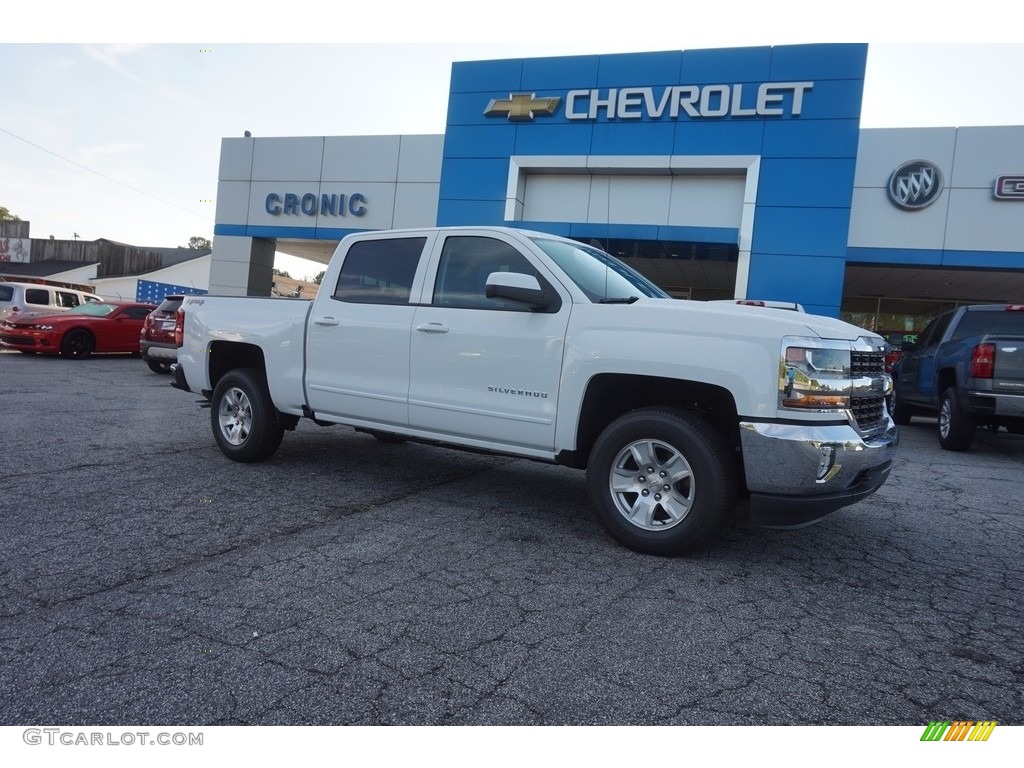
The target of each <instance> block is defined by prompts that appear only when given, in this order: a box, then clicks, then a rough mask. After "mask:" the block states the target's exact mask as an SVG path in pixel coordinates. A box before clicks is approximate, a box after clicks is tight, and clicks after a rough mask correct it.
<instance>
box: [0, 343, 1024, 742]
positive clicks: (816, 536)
mask: <svg viewBox="0 0 1024 768" xmlns="http://www.w3.org/2000/svg"><path fill="white" fill-rule="evenodd" d="M196 399H197V398H196V397H195V396H193V395H189V394H186V393H182V392H179V391H176V390H174V389H172V388H171V387H170V386H169V385H168V378H167V377H165V376H159V375H155V374H152V373H150V372H149V370H148V369H147V368H146V366H145V364H144V363H143V362H142V361H141V360H138V359H132V358H124V357H119V358H105V359H90V360H85V361H67V360H59V359H45V358H39V357H29V356H25V355H20V354H17V353H9V352H4V353H0V441H2V442H0V445H2V448H0V456H2V470H0V524H2V526H3V532H4V535H3V536H2V537H0V648H2V657H0V725H37V724H65V725H84V724H90V725H107V724H109V725H118V724H121V725H130V724H145V725H157V724H193V725H240V724H259V725H272V724H293V725H302V724H314V725H333V724H365V725H372V724H417V725H444V724H505V725H526V724H609V725H610V724H622V725H646V724H650V725H660V724H678V725H727V724H735V725H754V724H757V725H784V724H830V725H859V724H873V725H923V724H926V723H928V722H929V721H930V720H937V719H949V720H954V719H968V720H982V719H986V720H996V721H998V722H999V723H1000V724H1009V725H1022V724H1024V616H1022V611H1021V605H1022V602H1021V595H1022V594H1024V512H1022V507H1024V505H1022V504H1021V479H1022V478H1024V438H1022V437H1013V436H1010V435H1008V434H1006V433H1005V432H1004V433H1001V434H998V435H991V434H987V433H986V434H981V435H979V439H978V441H977V443H976V445H975V447H974V449H973V450H972V451H971V452H970V453H967V454H951V453H947V452H944V451H941V450H940V449H939V448H938V445H937V441H936V439H935V435H934V423H933V422H932V421H929V420H927V419H917V420H916V421H915V424H914V425H912V426H910V427H907V428H904V429H903V430H902V444H901V450H900V456H899V459H898V461H897V463H896V466H895V468H894V471H893V473H892V476H891V477H890V479H889V481H888V483H887V484H886V485H885V486H884V487H883V488H882V489H881V491H879V492H878V493H877V494H876V495H875V496H873V497H870V498H869V499H867V500H865V501H862V502H861V503H859V504H857V505H855V506H852V507H848V508H846V509H845V510H841V511H840V512H838V513H836V514H835V515H833V516H831V517H830V518H828V519H827V520H825V521H824V522H823V523H821V524H819V525H817V526H815V527H812V528H808V529H804V530H800V531H790V532H783V531H764V530H756V529H751V528H749V527H747V526H746V525H745V524H744V523H743V522H742V520H740V521H739V522H738V523H737V524H736V525H735V526H734V527H733V528H732V529H730V530H729V532H728V533H727V534H726V535H725V536H724V537H723V538H722V539H721V540H720V541H718V542H716V544H715V546H714V547H713V548H711V549H710V550H709V551H707V552H706V553H702V554H700V555H699V556H693V557H689V558H682V559H663V558H655V557H649V556H643V555H638V554H635V553H633V552H630V551H629V550H626V549H624V548H622V547H620V546H618V545H617V544H615V542H613V541H612V540H611V539H610V538H608V537H607V536H606V535H605V534H604V533H603V531H602V530H601V528H600V527H599V526H598V525H597V524H596V523H595V522H593V521H592V519H591V517H590V511H589V507H588V503H587V499H586V493H585V488H584V480H583V474H582V473H579V472H576V471H573V470H568V469H564V468H559V467H550V466H546V465H542V464H537V463H532V462H528V461H524V460H515V459H508V458H496V457H486V456H478V455H471V454H463V453H458V452H455V451H448V450H444V449H439V448H432V447H426V446H419V445H412V444H405V445H385V444H382V443H379V442H377V441H376V440H374V439H373V438H371V437H369V436H366V435H362V434H357V433H355V432H353V431H351V430H348V429H346V428H342V427H333V428H329V429H322V428H319V427H317V426H315V425H313V424H311V423H308V422H304V423H302V424H300V426H299V429H298V430H297V431H296V432H294V433H287V434H286V436H285V440H284V444H283V446H282V448H281V450H280V451H279V452H278V453H277V454H276V455H275V456H274V457H273V458H272V459H270V460H269V461H267V462H265V463H263V464H258V465H240V464H234V463H232V462H230V461H228V460H227V459H226V458H224V457H223V456H222V455H221V454H220V452H219V451H218V450H217V449H216V447H215V445H214V443H213V438H212V436H211V434H210V428H209V411H207V410H203V409H200V408H199V407H198V406H197V404H196Z"/></svg>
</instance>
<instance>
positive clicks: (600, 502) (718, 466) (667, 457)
mask: <svg viewBox="0 0 1024 768" xmlns="http://www.w3.org/2000/svg"><path fill="white" fill-rule="evenodd" d="M736 486H737V477H736V464H735V463H734V461H733V458H732V452H731V451H730V450H729V446H728V445H727V444H726V441H725V440H724V439H723V438H722V436H721V435H719V434H718V433H717V432H716V431H715V430H714V429H713V428H712V427H711V425H710V424H708V423H707V422H706V421H705V420H704V419H702V418H701V417H700V416H697V415H696V414H693V413H689V412H687V411H681V410H676V409H672V408H644V409H640V410H636V411H633V412H631V413H627V414H625V415H624V416H621V417H619V418H618V419H616V420H615V421H613V422H612V423H611V424H609V425H608V426H607V427H606V428H605V430H604V431H603V432H602V433H601V435H600V437H598V439H597V442H596V443H595V444H594V448H593V450H592V451H591V453H590V461H589V464H588V466H587V490H588V491H589V493H590V497H591V500H592V501H593V504H594V509H595V512H596V514H597V519H598V521H599V522H600V523H601V525H602V526H603V527H604V529H605V530H606V531H607V532H608V533H609V534H611V536H612V537H613V538H614V539H616V540H617V541H618V542H620V543H621V544H624V545H625V546H627V547H629V548H630V549H632V550H635V551H637V552H643V553H645V554H651V555H678V554H683V553H685V552H692V551H693V550H696V549H699V548H702V547H705V546H707V545H708V544H709V543H710V542H711V540H712V538H713V537H714V536H716V535H717V534H718V533H719V532H720V531H721V529H722V528H723V527H724V525H725V523H726V522H727V521H728V520H729V518H730V517H731V515H732V513H733V512H734V511H735V506H736Z"/></svg>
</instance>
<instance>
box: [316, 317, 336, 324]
mask: <svg viewBox="0 0 1024 768" xmlns="http://www.w3.org/2000/svg"><path fill="white" fill-rule="evenodd" d="M337 324H338V318H336V317H330V316H325V317H318V318H316V319H315V320H314V321H313V325H337Z"/></svg>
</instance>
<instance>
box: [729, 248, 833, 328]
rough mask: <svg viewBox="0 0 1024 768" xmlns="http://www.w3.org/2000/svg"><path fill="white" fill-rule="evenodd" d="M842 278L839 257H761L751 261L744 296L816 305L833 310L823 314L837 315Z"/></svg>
mask: <svg viewBox="0 0 1024 768" xmlns="http://www.w3.org/2000/svg"><path fill="white" fill-rule="evenodd" d="M845 277H846V261H845V260H844V259H841V258H836V259H829V258H822V257H820V256H812V255H807V256H797V255H792V254H789V255H784V256H783V255H776V254H762V255H760V256H759V257H758V258H757V259H756V260H752V261H751V264H750V273H749V275H748V279H747V297H748V298H751V299H761V300H763V301H795V302H799V303H801V304H805V305H806V304H812V305H819V306H822V307H829V308H832V309H831V311H829V312H826V313H825V314H830V315H838V313H839V304H840V298H841V297H842V295H843V280H844V278H845ZM805 309H806V307H805Z"/></svg>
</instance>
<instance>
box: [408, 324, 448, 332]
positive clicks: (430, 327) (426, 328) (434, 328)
mask: <svg viewBox="0 0 1024 768" xmlns="http://www.w3.org/2000/svg"><path fill="white" fill-rule="evenodd" d="M416 330H417V331H421V332H422V333H448V326H447V325H441V323H423V325H417V326H416Z"/></svg>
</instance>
